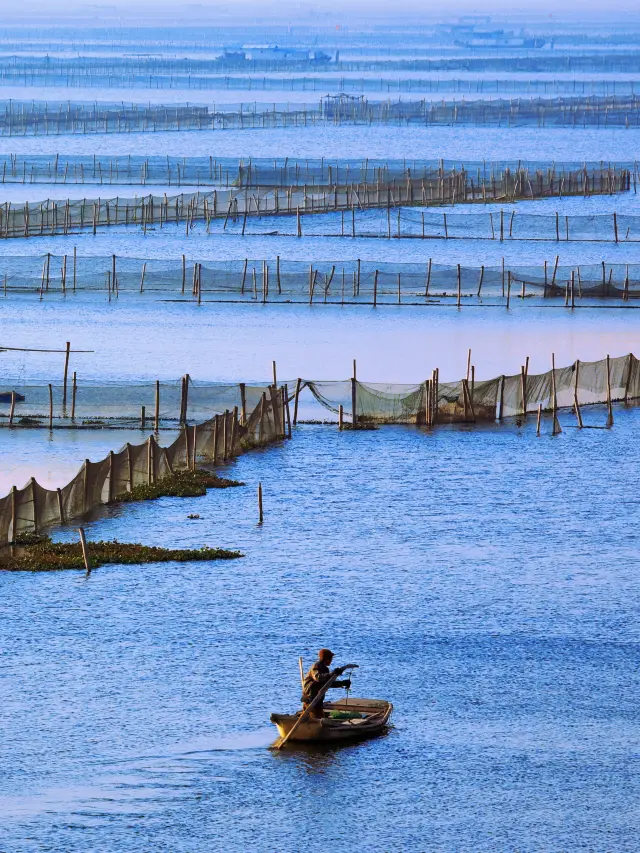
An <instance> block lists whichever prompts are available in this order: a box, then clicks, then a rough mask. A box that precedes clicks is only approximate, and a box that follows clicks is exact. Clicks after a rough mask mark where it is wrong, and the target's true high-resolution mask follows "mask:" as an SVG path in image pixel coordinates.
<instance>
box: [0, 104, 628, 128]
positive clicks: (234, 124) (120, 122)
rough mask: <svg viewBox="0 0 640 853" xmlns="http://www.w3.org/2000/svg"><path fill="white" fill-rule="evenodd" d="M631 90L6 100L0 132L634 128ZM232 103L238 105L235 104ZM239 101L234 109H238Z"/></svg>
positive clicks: (1, 110)
mask: <svg viewBox="0 0 640 853" xmlns="http://www.w3.org/2000/svg"><path fill="white" fill-rule="evenodd" d="M639 104H640V98H638V97H637V96H636V95H611V96H599V95H590V96H586V95H585V96H582V95H581V96H576V97H566V98H562V97H556V98H511V99H506V98H500V99H498V98H496V99H491V100H484V99H477V100H469V101H466V100H464V99H462V100H452V101H444V100H442V101H432V100H427V99H422V100H419V101H418V100H416V101H402V100H398V101H391V100H390V99H389V100H388V101H368V100H367V99H366V98H364V96H361V97H353V96H349V95H346V94H340V95H335V96H333V95H328V96H326V97H325V98H323V99H321V101H320V103H319V104H317V105H311V106H307V105H296V106H295V107H292V106H290V105H288V104H273V105H272V106H269V105H266V104H265V105H258V104H253V105H251V104H250V105H244V104H240V105H233V104H225V105H224V108H220V107H218V108H216V107H215V106H213V107H211V108H210V107H208V106H195V105H190V104H185V105H180V104H176V105H173V104H172V105H166V104H162V105H153V104H124V103H120V104H108V103H98V102H95V103H93V104H86V103H78V102H76V103H73V102H71V101H67V102H65V103H48V102H37V101H4V102H3V103H2V105H1V106H0V135H3V136H15V135H22V136H24V135H27V134H29V135H39V134H45V135H55V134H61V133H81V134H83V135H85V134H88V133H127V132H140V131H142V132H144V131H157V130H162V131H166V130H224V129H228V128H234V129H250V128H266V127H291V126H294V127H299V126H304V127H306V126H309V125H311V126H312V125H314V124H318V123H327V122H328V123H330V124H389V125H394V124H401V125H405V124H423V125H450V124H459V125H477V126H482V125H490V126H506V127H513V126H534V127H553V126H557V127H578V126H582V127H586V126H589V127H591V126H596V127H600V126H608V127H637V126H638V125H639V124H640V110H638V105H639ZM234 106H235V107H236V109H235V110H234ZM238 107H239V108H238Z"/></svg>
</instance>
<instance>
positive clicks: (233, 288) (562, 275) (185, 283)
mask: <svg viewBox="0 0 640 853" xmlns="http://www.w3.org/2000/svg"><path fill="white" fill-rule="evenodd" d="M639 225H640V223H639ZM609 226H610V227H611V228H612V225H611V223H609ZM636 233H638V232H636ZM83 292H93V293H102V294H104V295H105V296H106V297H107V298H109V299H117V298H119V297H120V295H122V296H126V295H127V294H148V295H154V294H155V295H161V296H164V297H166V298H171V297H175V298H185V299H194V300H200V301H201V300H203V299H204V300H207V301H232V302H247V303H274V302H276V303H277V302H305V303H306V302H308V303H310V304H314V305H315V304H324V303H326V304H346V303H350V304H353V303H362V304H369V305H370V304H373V305H378V304H380V305H381V304H385V303H392V304H410V305H419V304H425V305H428V304H432V303H433V302H434V301H436V300H438V299H442V298H445V299H446V298H450V299H456V300H458V302H459V303H460V304H462V303H463V302H464V303H465V304H468V303H469V302H471V301H473V300H475V301H480V302H481V301H482V300H483V299H485V298H488V297H491V298H501V299H504V300H505V301H506V300H509V299H514V300H515V299H518V298H520V299H522V300H523V304H525V303H526V302H527V301H529V300H531V301H532V302H534V303H535V302H536V297H538V298H541V299H564V300H565V302H566V303H569V304H572V305H573V304H575V301H576V300H587V299H591V298H597V299H619V300H623V301H624V300H628V299H631V300H634V299H636V298H638V296H640V264H612V263H606V262H605V261H601V262H600V263H590V264H577V265H567V264H560V263H559V259H558V258H556V260H555V261H552V262H551V263H549V262H547V261H544V262H543V263H541V264H537V265H536V264H516V265H511V264H500V265H486V266H466V265H462V264H440V263H434V262H433V261H432V260H431V259H430V260H428V261H427V262H425V263H393V262H386V263H385V262H373V261H362V260H349V261H344V260H338V261H313V262H309V261H302V260H295V261H291V260H283V259H281V258H279V257H277V258H276V259H275V260H273V259H271V260H266V259H265V260H257V259H249V258H245V259H244V260H230V261H215V260H202V261H198V260H192V259H189V260H187V257H186V255H185V256H183V257H182V258H181V259H175V260H160V259H152V258H147V259H143V258H128V257H115V256H113V255H109V256H82V255H78V254H77V253H74V254H73V255H68V256H67V255H52V254H46V255H34V256H29V255H26V256H25V255H21V256H10V255H4V256H0V295H2V296H3V297H7V298H8V297H10V296H11V295H14V294H21V293H22V294H34V295H35V296H36V297H37V298H42V299H44V298H47V297H53V296H57V295H60V294H64V295H67V294H73V293H83ZM166 394H167V395H169V396H170V394H171V391H170V390H169V388H167V391H166ZM167 399H169V397H167ZM141 402H142V401H141Z"/></svg>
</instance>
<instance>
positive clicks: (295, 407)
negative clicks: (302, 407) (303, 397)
mask: <svg viewBox="0 0 640 853" xmlns="http://www.w3.org/2000/svg"><path fill="white" fill-rule="evenodd" d="M301 384H302V379H301V378H300V377H298V378H297V379H296V394H295V397H294V400H293V425H294V426H296V425H297V423H298V399H299V397H300V386H301Z"/></svg>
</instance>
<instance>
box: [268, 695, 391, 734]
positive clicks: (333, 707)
mask: <svg viewBox="0 0 640 853" xmlns="http://www.w3.org/2000/svg"><path fill="white" fill-rule="evenodd" d="M324 709H325V711H351V712H356V713H359V714H361V715H364V716H361V717H360V718H359V719H354V720H340V719H333V718H331V717H324V718H323V719H321V720H317V719H313V718H309V719H307V720H305V721H304V722H303V723H301V724H300V725H299V726H298V728H297V729H296V730H295V732H294V733H293V735H292V736H291V738H290V739H289V743H293V742H306V743H348V742H353V741H358V740H367V739H368V738H373V737H378V736H379V735H381V734H384V732H385V731H386V729H387V728H388V726H389V719H390V717H391V713H392V711H393V705H392V704H391V703H390V702H386V701H384V700H382V699H342V700H340V701H338V702H326V703H325V705H324ZM299 716H300V714H299V713H298V714H272V715H271V722H272V723H275V725H276V727H277V729H278V734H279V735H280V737H281V738H285V737H286V736H287V735H288V734H289V732H290V731H291V729H292V728H293V727H294V725H295V724H296V723H297V721H298V718H299Z"/></svg>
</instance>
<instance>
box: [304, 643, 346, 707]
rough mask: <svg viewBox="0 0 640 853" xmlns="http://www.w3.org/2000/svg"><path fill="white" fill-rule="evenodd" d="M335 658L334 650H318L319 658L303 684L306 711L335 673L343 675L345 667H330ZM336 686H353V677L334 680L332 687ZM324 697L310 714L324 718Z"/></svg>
mask: <svg viewBox="0 0 640 853" xmlns="http://www.w3.org/2000/svg"><path fill="white" fill-rule="evenodd" d="M332 660H333V652H332V651H331V650H330V649H320V651H319V652H318V660H317V661H316V662H315V663H314V664H313V666H312V667H311V669H310V670H309V672H308V673H307V674H306V675H305V677H304V682H303V685H302V710H303V711H305V710H306V709H307V708H308V707H309V705H310V704H311V703H312V702H313V700H314V699H315V698H316V696H317V695H318V693H319V692H320V690H321V689H322V688H323V687H324V685H325V684H326V683H327V681H329V679H330V678H331V677H332V676H333V675H342V673H343V672H344V668H343V667H338V668H337V669H334V670H333V671H332V670H331V669H329V667H330V666H331V661H332ZM334 687H346V688H347V689H349V687H351V679H349V678H347V679H345V680H344V681H334V682H333V684H332V685H331V688H330V689H333V688H334ZM323 703H324V699H323V700H322V701H321V702H318V704H317V705H315V707H313V708H312V709H311V712H310V716H311V717H317V718H319V719H322V717H324V708H323Z"/></svg>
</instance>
